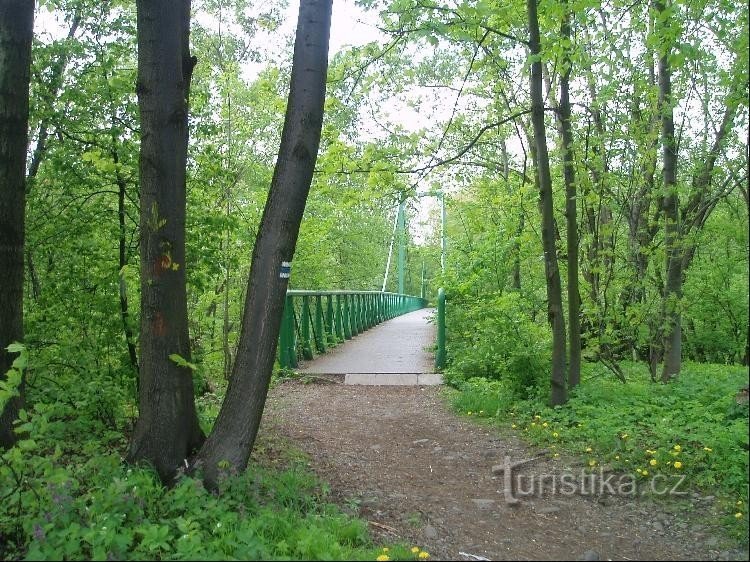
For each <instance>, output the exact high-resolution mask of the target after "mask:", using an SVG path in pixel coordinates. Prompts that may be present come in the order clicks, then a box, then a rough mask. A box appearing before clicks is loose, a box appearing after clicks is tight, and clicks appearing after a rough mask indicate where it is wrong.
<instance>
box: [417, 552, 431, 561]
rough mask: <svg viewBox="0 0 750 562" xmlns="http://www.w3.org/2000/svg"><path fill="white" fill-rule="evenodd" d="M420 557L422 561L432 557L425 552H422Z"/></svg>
mask: <svg viewBox="0 0 750 562" xmlns="http://www.w3.org/2000/svg"><path fill="white" fill-rule="evenodd" d="M419 557H420V558H421V559H422V560H426V559H427V558H429V557H430V555H429V554H428V553H427V552H424V551H422V552H420V553H419Z"/></svg>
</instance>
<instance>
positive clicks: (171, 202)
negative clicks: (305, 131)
mask: <svg viewBox="0 0 750 562" xmlns="http://www.w3.org/2000/svg"><path fill="white" fill-rule="evenodd" d="M136 6H137V11H138V85H137V90H138V106H139V109H140V115H141V154H140V187H141V220H140V229H141V335H140V341H141V363H140V374H139V377H140V385H139V393H138V394H139V397H138V398H139V399H138V402H139V417H138V422H137V423H136V427H135V431H134V434H133V438H132V441H131V444H130V451H129V454H128V460H129V461H131V462H133V461H142V460H143V461H147V462H150V463H151V464H152V465H153V466H154V468H156V470H157V472H158V473H159V476H160V477H161V478H162V480H164V481H167V480H169V479H171V478H172V476H173V475H174V474H175V472H176V470H177V469H178V467H179V466H181V465H183V464H184V461H185V459H186V458H187V457H189V456H190V455H191V453H192V452H193V451H194V450H195V449H197V448H198V447H199V446H200V445H201V443H202V442H203V434H202V432H201V430H200V427H199V425H198V416H197V414H196V410H195V401H194V397H193V379H192V373H191V371H190V369H189V368H188V366H186V362H187V361H190V341H189V338H188V321H187V320H188V317H187V297H186V287H185V168H186V163H187V145H188V99H187V98H188V93H189V89H190V78H191V76H192V72H193V67H194V66H195V63H196V59H195V58H194V57H191V56H190V52H189V45H188V36H189V32H190V0H168V1H167V0H163V1H161V2H154V1H153V0H138V2H137V4H136ZM176 356H179V357H176ZM180 358H181V359H180ZM175 359H176V360H175Z"/></svg>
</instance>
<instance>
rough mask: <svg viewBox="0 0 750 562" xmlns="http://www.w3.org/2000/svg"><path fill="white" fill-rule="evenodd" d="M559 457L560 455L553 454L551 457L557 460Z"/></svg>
mask: <svg viewBox="0 0 750 562" xmlns="http://www.w3.org/2000/svg"><path fill="white" fill-rule="evenodd" d="M559 456H560V453H555V454H554V455H552V457H553V458H557V457H559Z"/></svg>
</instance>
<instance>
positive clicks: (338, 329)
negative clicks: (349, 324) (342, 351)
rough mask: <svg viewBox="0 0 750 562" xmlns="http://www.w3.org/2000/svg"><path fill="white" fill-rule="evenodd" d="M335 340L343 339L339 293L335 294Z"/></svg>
mask: <svg viewBox="0 0 750 562" xmlns="http://www.w3.org/2000/svg"><path fill="white" fill-rule="evenodd" d="M334 323H335V325H336V340H337V341H339V342H342V341H344V324H343V322H342V321H341V295H336V320H335V322H334Z"/></svg>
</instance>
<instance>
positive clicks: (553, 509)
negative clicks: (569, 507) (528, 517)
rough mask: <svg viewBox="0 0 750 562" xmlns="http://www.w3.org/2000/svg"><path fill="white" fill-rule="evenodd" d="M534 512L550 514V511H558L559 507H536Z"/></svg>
mask: <svg viewBox="0 0 750 562" xmlns="http://www.w3.org/2000/svg"><path fill="white" fill-rule="evenodd" d="M536 512H537V513H540V514H542V515H551V514H552V513H559V512H560V508H559V507H555V506H550V507H543V508H541V509H537V510H536Z"/></svg>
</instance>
